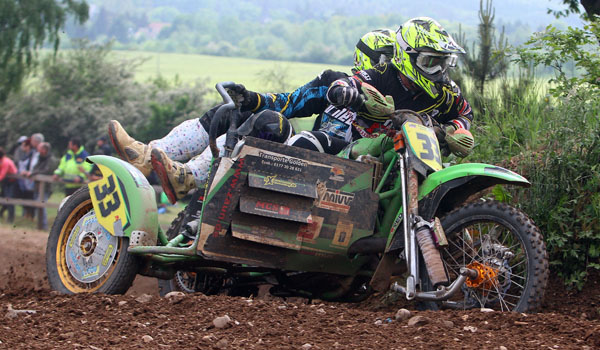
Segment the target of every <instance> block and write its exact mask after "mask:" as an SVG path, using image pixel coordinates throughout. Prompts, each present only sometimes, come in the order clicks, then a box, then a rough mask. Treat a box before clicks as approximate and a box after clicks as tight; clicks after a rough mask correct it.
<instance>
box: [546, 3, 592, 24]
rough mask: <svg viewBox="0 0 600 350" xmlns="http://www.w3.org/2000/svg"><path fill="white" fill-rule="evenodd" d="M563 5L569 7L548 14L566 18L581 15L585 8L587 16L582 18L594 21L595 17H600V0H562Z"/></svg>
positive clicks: (549, 11)
mask: <svg viewBox="0 0 600 350" xmlns="http://www.w3.org/2000/svg"><path fill="white" fill-rule="evenodd" d="M562 2H563V4H564V5H566V6H567V8H566V9H563V10H551V9H550V10H548V13H552V14H554V16H556V17H557V18H559V17H566V16H568V15H569V14H571V13H575V14H580V13H581V8H580V5H581V6H583V8H584V10H585V14H582V17H583V18H585V19H587V20H594V16H599V15H600V0H580V1H578V0H562Z"/></svg>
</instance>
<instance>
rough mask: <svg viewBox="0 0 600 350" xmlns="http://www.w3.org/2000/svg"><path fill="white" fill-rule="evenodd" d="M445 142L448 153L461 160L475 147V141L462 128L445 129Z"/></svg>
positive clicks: (468, 132)
mask: <svg viewBox="0 0 600 350" xmlns="http://www.w3.org/2000/svg"><path fill="white" fill-rule="evenodd" d="M445 140H446V143H447V144H448V148H449V149H450V152H452V153H453V154H455V155H457V156H458V157H462V158H464V157H466V156H468V155H469V154H471V151H472V150H473V146H475V140H474V139H473V135H472V134H471V132H470V131H469V130H467V129H462V128H461V129H457V130H454V127H453V126H450V127H448V128H447V129H446V138H445Z"/></svg>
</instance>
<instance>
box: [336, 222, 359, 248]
mask: <svg viewBox="0 0 600 350" xmlns="http://www.w3.org/2000/svg"><path fill="white" fill-rule="evenodd" d="M353 228H354V224H353V223H352V222H351V221H346V220H340V221H338V224H337V226H336V228H335V234H334V235H333V240H332V241H331V245H332V246H333V247H340V248H345V247H347V246H348V245H349V244H350V240H351V239H352V229H353Z"/></svg>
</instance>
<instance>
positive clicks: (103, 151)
mask: <svg viewBox="0 0 600 350" xmlns="http://www.w3.org/2000/svg"><path fill="white" fill-rule="evenodd" d="M112 154H113V148H112V146H111V145H110V143H109V142H108V137H107V136H100V137H99V138H98V141H96V149H95V150H94V155H105V156H112Z"/></svg>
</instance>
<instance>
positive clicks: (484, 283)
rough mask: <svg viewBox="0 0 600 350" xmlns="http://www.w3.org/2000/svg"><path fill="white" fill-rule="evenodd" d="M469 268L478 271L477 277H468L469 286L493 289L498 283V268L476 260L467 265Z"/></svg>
mask: <svg viewBox="0 0 600 350" xmlns="http://www.w3.org/2000/svg"><path fill="white" fill-rule="evenodd" d="M467 268H469V269H473V270H476V271H477V278H475V279H471V278H467V280H466V281H465V283H466V284H467V287H469V288H480V287H482V288H484V289H491V288H492V287H494V286H497V285H498V278H497V277H498V270H496V269H494V268H491V267H489V266H487V265H484V264H482V263H480V262H477V261H474V262H472V263H470V264H469V265H467Z"/></svg>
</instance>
